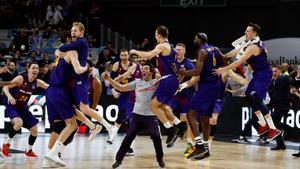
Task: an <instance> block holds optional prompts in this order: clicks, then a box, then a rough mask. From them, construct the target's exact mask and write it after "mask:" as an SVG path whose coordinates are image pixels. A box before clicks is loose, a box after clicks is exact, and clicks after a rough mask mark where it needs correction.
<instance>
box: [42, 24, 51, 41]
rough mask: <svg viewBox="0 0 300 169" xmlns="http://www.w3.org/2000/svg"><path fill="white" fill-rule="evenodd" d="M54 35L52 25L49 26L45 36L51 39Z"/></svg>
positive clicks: (44, 33)
mask: <svg viewBox="0 0 300 169" xmlns="http://www.w3.org/2000/svg"><path fill="white" fill-rule="evenodd" d="M51 36H52V27H51V26H50V25H48V26H47V28H46V29H45V30H44V32H43V38H45V39H49V38H51Z"/></svg>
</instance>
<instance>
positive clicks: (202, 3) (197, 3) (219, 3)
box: [160, 0, 226, 7]
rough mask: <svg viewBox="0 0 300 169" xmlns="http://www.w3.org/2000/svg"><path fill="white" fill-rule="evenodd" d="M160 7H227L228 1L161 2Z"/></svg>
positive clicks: (176, 0)
mask: <svg viewBox="0 0 300 169" xmlns="http://www.w3.org/2000/svg"><path fill="white" fill-rule="evenodd" d="M160 6H166V7H206V6H226V0H160Z"/></svg>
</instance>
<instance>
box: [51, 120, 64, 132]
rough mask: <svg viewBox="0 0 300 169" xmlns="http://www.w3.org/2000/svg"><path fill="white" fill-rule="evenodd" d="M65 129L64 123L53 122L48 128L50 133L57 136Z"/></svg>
mask: <svg viewBox="0 0 300 169" xmlns="http://www.w3.org/2000/svg"><path fill="white" fill-rule="evenodd" d="M65 127H66V123H65V122H64V121H58V122H54V123H52V124H51V126H50V128H51V131H52V132H55V133H57V134H60V133H61V132H62V131H63V129H64V128H65Z"/></svg>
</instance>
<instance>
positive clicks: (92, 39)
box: [87, 35, 98, 48]
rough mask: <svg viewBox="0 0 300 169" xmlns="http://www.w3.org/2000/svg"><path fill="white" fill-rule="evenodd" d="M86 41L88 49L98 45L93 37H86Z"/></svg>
mask: <svg viewBox="0 0 300 169" xmlns="http://www.w3.org/2000/svg"><path fill="white" fill-rule="evenodd" d="M87 40H88V43H89V47H90V48H95V47H96V46H97V45H98V44H97V43H98V42H97V39H96V38H94V36H93V35H88V37H87Z"/></svg>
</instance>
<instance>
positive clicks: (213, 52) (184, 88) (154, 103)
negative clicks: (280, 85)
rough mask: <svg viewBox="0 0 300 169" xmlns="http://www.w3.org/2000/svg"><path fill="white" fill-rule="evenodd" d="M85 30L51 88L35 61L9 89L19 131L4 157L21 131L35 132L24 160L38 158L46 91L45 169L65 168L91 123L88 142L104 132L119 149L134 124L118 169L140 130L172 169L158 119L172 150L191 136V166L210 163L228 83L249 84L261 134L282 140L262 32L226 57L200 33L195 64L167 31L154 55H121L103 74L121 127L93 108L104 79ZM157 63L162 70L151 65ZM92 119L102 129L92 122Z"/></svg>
mask: <svg viewBox="0 0 300 169" xmlns="http://www.w3.org/2000/svg"><path fill="white" fill-rule="evenodd" d="M84 31H85V28H84V25H83V24H82V23H80V22H74V23H73V26H72V29H71V38H72V42H70V43H66V44H63V45H62V46H60V47H59V49H58V50H56V52H55V55H56V56H57V57H58V63H57V65H56V67H55V68H54V69H53V71H52V73H51V77H50V81H49V84H47V83H45V82H44V81H42V80H40V79H37V74H38V69H39V67H38V64H37V63H36V62H32V63H31V64H30V66H29V69H28V74H27V75H19V76H17V77H16V78H14V79H13V80H12V81H10V82H7V83H5V86H4V87H3V92H4V94H5V96H4V97H3V103H4V104H5V106H6V113H7V116H8V117H9V118H10V119H11V122H12V124H13V126H12V128H11V129H10V130H9V134H8V137H7V138H6V139H5V141H4V143H3V147H2V155H3V156H4V157H9V156H10V153H9V148H10V142H11V140H12V139H13V137H14V136H15V135H16V134H17V133H18V131H19V130H20V129H21V127H24V128H26V129H28V130H29V131H30V136H29V139H28V148H27V149H26V151H25V155H26V156H28V157H37V155H36V154H35V153H34V151H33V148H32V147H33V144H34V142H35V140H36V138H37V123H38V120H37V119H36V118H35V117H34V116H33V115H32V114H31V112H30V111H29V107H28V106H27V102H28V100H29V97H30V96H31V94H32V92H33V91H34V90H36V89H37V88H39V87H41V88H44V89H46V105H47V112H48V120H49V122H50V127H51V131H52V133H51V137H50V140H49V143H48V152H47V153H46V154H45V157H44V159H43V164H42V167H44V168H49V167H63V166H66V163H65V162H64V161H63V160H62V155H63V154H62V153H63V151H64V149H65V147H66V146H67V145H68V144H70V143H71V142H72V139H73V137H74V135H75V133H76V131H77V128H78V124H80V123H84V124H85V125H86V126H88V128H89V129H90V131H91V134H90V136H89V138H88V140H89V141H91V140H93V139H94V138H95V137H96V135H97V134H98V133H99V132H100V131H101V130H102V126H104V127H105V128H106V130H107V131H108V134H109V137H108V139H107V142H108V143H110V144H112V142H113V141H114V139H115V137H116V135H117V132H118V129H119V128H120V126H121V125H122V124H123V123H124V121H125V120H126V119H130V125H129V128H128V130H127V134H126V136H125V138H124V140H123V142H122V144H121V146H120V148H119V150H118V152H117V154H116V158H115V160H116V161H115V163H114V164H113V165H112V167H113V168H118V167H119V166H121V165H122V161H123V159H124V156H125V155H132V154H133V149H132V148H130V145H131V143H132V142H133V140H134V139H135V137H136V136H137V133H138V132H139V131H140V130H144V131H146V132H147V133H148V134H149V135H150V136H151V139H152V141H153V145H154V148H155V152H156V160H157V162H158V165H159V166H160V167H162V168H164V167H165V162H164V159H163V157H164V153H163V146H162V139H161V133H160V128H159V124H158V121H157V119H158V120H159V121H160V122H161V123H162V125H163V126H164V127H165V128H166V130H165V131H166V135H167V139H166V145H167V147H169V148H170V147H172V146H173V145H174V143H175V142H176V140H177V139H178V137H180V138H183V137H184V135H185V136H186V138H187V145H188V147H187V149H186V150H185V152H184V156H185V157H186V158H187V159H192V160H201V159H204V158H207V157H209V156H210V144H211V141H212V138H213V136H214V132H215V129H216V125H217V118H218V114H219V113H220V112H221V109H222V106H223V97H224V93H225V84H226V81H227V78H228V77H231V78H232V79H233V80H235V81H237V82H238V83H241V84H243V85H248V87H247V90H246V92H245V95H246V99H247V101H248V103H249V105H250V106H251V108H252V109H253V112H254V113H255V115H256V116H257V117H258V119H259V124H260V128H259V131H258V134H259V135H262V134H265V133H267V139H268V140H272V139H274V138H276V137H277V136H278V135H279V134H280V130H278V129H276V127H275V125H274V123H273V121H272V117H271V116H270V113H269V111H268V109H267V107H266V106H265V104H264V103H263V100H264V99H265V97H266V94H267V92H268V87H269V85H270V83H271V78H272V70H271V68H270V66H269V64H268V61H267V53H266V49H265V45H264V43H263V42H262V41H261V40H260V39H259V36H258V35H259V33H260V26H259V25H257V24H253V23H250V24H249V25H248V26H247V28H246V31H245V38H244V39H243V42H245V43H243V44H242V45H240V46H237V47H236V48H235V49H234V50H232V51H230V52H228V53H227V54H222V53H221V51H220V50H219V49H218V48H217V47H215V46H212V45H209V44H208V37H207V35H206V34H205V33H197V34H196V35H195V37H194V44H195V45H196V46H197V47H198V50H197V54H196V63H195V64H194V63H192V61H191V60H190V59H188V58H186V57H185V52H186V51H185V45H184V44H182V43H178V44H176V46H173V45H172V44H171V43H170V42H169V41H168V35H169V31H168V29H167V28H166V27H165V26H159V27H157V29H156V30H155V39H156V40H157V45H156V47H155V48H154V49H153V50H152V51H148V52H145V51H137V50H130V51H128V50H126V49H122V50H120V61H119V62H116V63H115V64H114V65H113V68H112V72H111V73H110V74H108V73H106V72H104V73H103V74H102V78H103V79H104V80H106V81H108V82H109V83H110V85H111V86H112V87H113V92H114V95H115V96H116V98H117V99H118V107H119V113H118V118H117V120H116V122H115V124H114V125H111V124H109V123H108V122H107V121H106V120H105V119H104V118H103V117H102V116H101V115H99V114H98V113H97V112H96V111H95V110H94V108H95V107H92V108H91V107H90V106H89V105H90V104H91V102H96V103H98V100H99V97H98V100H97V99H94V97H90V96H89V93H91V92H90V91H94V92H95V90H93V88H94V87H95V86H96V85H93V84H92V85H91V81H94V82H95V81H96V82H97V79H96V80H93V78H95V77H94V76H91V75H90V74H91V70H90V68H89V65H88V44H87V40H86V39H85V38H84ZM129 56H131V57H132V58H131V60H132V62H130V61H129ZM155 57H156V63H157V64H156V65H157V67H155V66H154V65H153V64H152V63H151V62H149V60H151V59H152V58H155ZM233 57H236V58H237V59H236V60H235V61H234V62H232V63H231V64H228V60H229V59H230V58H233ZM245 62H247V63H248V64H249V65H250V66H251V68H252V70H253V78H252V79H251V80H250V82H248V81H246V80H245V79H244V78H242V77H241V76H238V75H237V74H235V73H234V72H233V71H232V70H233V69H235V68H236V67H238V66H240V65H242V64H243V63H245ZM195 86H196V87H195ZM175 109H178V110H180V117H179V118H178V117H176V116H175V115H174V114H173V111H174V110H175ZM86 115H88V116H89V117H91V118H93V119H95V120H97V121H98V122H99V123H100V124H101V125H99V124H95V123H93V122H92V121H91V120H90V119H89V118H88V117H87V116H86ZM199 125H201V128H202V134H203V135H202V136H201V134H200V130H199ZM1 159H3V158H2V157H1Z"/></svg>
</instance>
